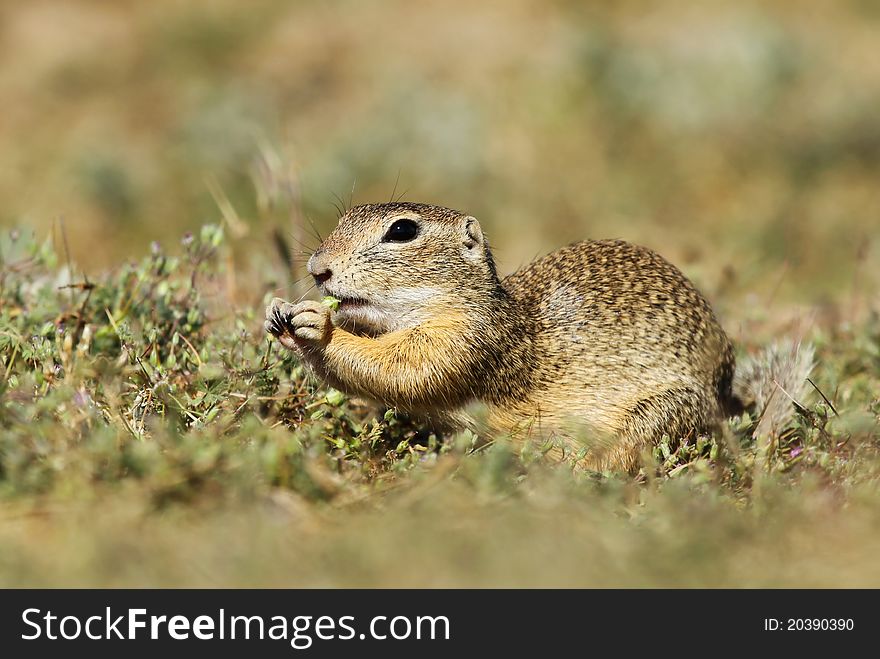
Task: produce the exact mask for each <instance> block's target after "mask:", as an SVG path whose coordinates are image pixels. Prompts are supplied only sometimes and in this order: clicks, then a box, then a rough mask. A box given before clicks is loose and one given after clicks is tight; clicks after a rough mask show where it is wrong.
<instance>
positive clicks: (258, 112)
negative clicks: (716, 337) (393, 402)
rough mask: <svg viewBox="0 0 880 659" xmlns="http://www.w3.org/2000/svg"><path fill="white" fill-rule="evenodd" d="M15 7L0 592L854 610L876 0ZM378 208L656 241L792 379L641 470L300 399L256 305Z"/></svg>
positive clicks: (2, 187)
mask: <svg viewBox="0 0 880 659" xmlns="http://www.w3.org/2000/svg"><path fill="white" fill-rule="evenodd" d="M6 4H7V5H8V6H5V7H3V9H2V10H0V14H2V19H3V29H2V35H0V36H2V38H0V46H2V47H5V48H6V50H8V51H9V53H11V55H10V56H8V57H2V58H0V100H2V101H3V113H2V119H0V586H15V585H19V586H20V585H51V586H63V585H114V586H122V585H131V586H147V585H165V586H184V585H190V586H214V585H218V586H219V585H237V586H243V585H254V586H321V585H365V586H392V585H407V586H411V585H437V586H450V585H459V586H489V585H492V586H538V585H553V586H555V585H559V586H564V585H585V586H611V585H621V586H671V585H693V586H739V585H748V586H757V585H771V586H808V585H819V586H859V585H871V586H878V585H880V574H878V572H880V569H878V567H877V566H878V562H877V560H876V556H877V554H878V551H877V550H878V544H880V492H878V473H880V456H878V449H880V431H878V415H880V318H878V315H877V314H878V311H880V305H878V297H877V293H876V291H877V290H878V284H880V243H878V241H877V240H876V239H875V236H876V233H877V226H878V219H877V209H878V208H880V187H878V186H877V172H878V168H880V122H878V118H877V110H876V108H877V107H878V102H880V68H878V67H877V66H871V65H869V64H870V63H873V62H880V41H878V40H877V38H876V32H877V29H876V28H877V20H878V17H880V13H878V12H877V10H876V8H875V6H876V4H877V3H872V2H864V1H855V2H837V3H828V2H824V0H801V1H799V2H792V1H791V0H774V1H772V2H766V1H765V2H748V1H746V2H742V1H740V0H738V1H736V2H734V1H731V2H719V3H697V2H692V1H691V0H678V1H676V2H669V3H664V4H663V6H662V7H658V8H656V9H655V10H654V11H651V12H647V13H646V12H645V11H644V10H643V8H641V7H639V6H637V4H635V3H611V2H605V3H601V2H593V3H578V2H569V1H568V0H540V1H538V0H484V1H483V2H480V3H472V2H471V3H467V2H457V3H456V2H452V3H450V2H449V1H448V0H447V1H445V2H438V1H436V0H435V1H433V2H432V1H430V0H428V1H426V2H421V3H412V2H405V1H404V0H381V1H377V2H373V3H357V2H350V1H345V0H342V1H340V2H335V3H326V2H314V1H307V0H303V1H302V2H296V3H290V2H278V1H277V0H252V1H251V2H247V3H242V2H237V1H235V0H211V1H210V2H201V3H195V4H194V3H180V2H176V1H175V0H154V2H151V3H95V2H53V1H51V0H48V1H45V2H39V3H6ZM107 53H113V56H112V57H108V56H107ZM22 136H26V139H23V138H22ZM395 181H396V182H397V183H395ZM355 182H356V187H354V189H353V183H355ZM392 190H396V193H397V194H401V193H403V194H404V197H405V198H406V199H408V200H412V201H427V202H434V203H440V204H442V205H446V206H450V207H454V208H459V209H462V210H464V211H467V212H468V213H472V214H474V215H475V216H476V217H477V218H478V219H479V220H480V223H481V225H482V226H483V227H484V228H485V229H486V231H487V234H488V236H489V238H490V241H491V243H492V246H493V248H494V250H495V254H496V257H497V260H498V264H499V270H500V271H502V272H510V271H512V270H513V269H515V268H516V267H518V266H519V265H521V264H523V263H526V262H529V261H530V260H532V259H533V258H534V257H535V256H536V254H539V253H544V252H547V251H550V250H551V249H555V248H557V247H559V246H560V245H564V244H566V243H568V242H570V241H573V240H580V239H583V238H623V239H626V240H631V241H634V242H638V243H640V244H644V245H647V246H649V247H652V248H654V249H656V250H658V251H659V252H660V253H662V254H663V255H664V256H667V257H668V258H669V259H670V260H671V261H672V262H674V263H675V264H676V265H679V266H680V267H681V268H682V269H683V270H684V271H685V273H686V274H687V275H688V276H689V277H691V278H692V279H693V280H694V281H695V283H696V284H697V285H698V287H699V288H700V289H701V290H702V291H703V292H704V293H706V295H707V297H708V298H709V299H710V300H711V301H712V303H713V306H714V308H715V309H716V311H717V312H718V315H719V317H720V318H721V320H722V324H723V325H724V327H725V328H726V329H727V330H728V332H729V334H730V336H731V338H732V339H733V340H734V342H735V344H736V346H737V349H738V351H739V357H740V358H745V357H746V356H748V355H754V354H758V353H759V351H760V350H761V349H763V348H764V347H766V346H768V345H770V344H772V343H774V342H776V341H780V340H784V339H786V338H791V339H804V340H808V341H810V342H812V343H813V344H814V345H815V346H816V350H817V353H816V355H817V365H816V368H815V371H814V374H813V377H812V380H813V381H814V383H815V384H816V387H817V389H814V388H813V387H807V388H806V391H807V393H806V394H804V396H801V395H800V394H799V393H798V394H797V398H798V399H799V402H800V404H801V405H802V408H801V411H800V413H798V414H797V415H796V416H795V417H794V420H793V421H792V422H791V424H789V425H788V426H787V427H785V428H781V429H777V430H776V431H775V432H773V433H770V434H761V441H756V440H754V439H753V435H754V433H755V430H756V429H757V425H756V421H757V420H756V419H754V418H751V417H741V418H735V419H731V420H730V423H729V424H728V425H729V427H728V428H727V429H726V432H725V433H724V434H723V435H721V436H719V437H714V438H707V439H704V440H701V441H700V442H699V443H686V444H684V445H677V444H676V443H675V442H671V441H670V442H668V443H666V444H665V445H661V446H659V447H657V449H656V451H655V452H654V454H653V456H651V459H652V461H653V464H649V465H648V466H647V467H646V469H645V470H644V472H643V473H642V474H641V475H640V476H639V477H638V478H635V479H633V478H628V477H623V476H621V475H616V474H586V473H573V472H572V471H571V470H570V469H568V468H567V467H566V466H565V465H555V464H549V463H548V462H547V461H545V460H541V459H538V458H537V457H536V456H535V455H532V454H528V453H526V454H521V453H519V452H517V451H514V450H512V449H511V447H510V445H509V444H508V443H506V442H505V441H503V440H502V439H499V440H498V441H495V442H494V443H492V444H491V445H489V446H487V447H484V448H481V449H479V450H475V447H476V446H477V445H478V440H479V439H480V438H474V437H472V436H469V435H464V436H460V437H450V438H445V439H444V441H440V439H439V438H436V437H433V438H432V437H431V436H430V435H426V433H424V432H423V431H422V429H420V428H418V427H415V426H414V425H413V424H412V423H410V422H408V421H407V420H405V419H402V418H398V417H397V416H395V414H394V413H393V411H392V412H389V413H386V412H385V411H384V410H373V409H370V408H369V407H366V406H364V405H362V404H360V403H359V402H358V401H353V400H348V399H347V398H346V397H344V396H342V395H340V394H339V393H338V392H334V391H328V390H326V389H323V388H321V386H320V385H319V384H318V383H315V382H314V381H312V380H310V379H309V378H308V376H307V374H306V373H305V372H304V370H303V369H302V367H301V365H300V364H299V363H298V362H297V360H296V359H295V358H294V357H292V356H291V355H290V354H288V353H286V352H284V351H282V350H280V349H279V347H278V346H277V345H276V344H273V343H271V342H270V341H269V340H268V339H267V337H266V336H265V335H264V333H263V331H262V322H261V316H262V314H263V309H264V307H265V304H266V303H267V302H268V301H269V299H271V297H273V296H275V295H278V296H281V297H285V298H293V297H297V296H299V295H300V294H302V293H303V292H304V290H302V287H301V286H299V285H298V284H294V283H293V282H295V281H296V280H297V279H298V278H299V277H300V276H301V275H302V274H304V273H303V267H302V266H303V264H302V262H301V261H302V259H301V258H300V257H302V256H303V255H304V254H303V253H300V254H297V253H296V252H295V250H297V251H298V250H302V251H303V252H304V253H306V252H308V251H309V250H310V249H312V248H314V247H315V246H316V240H312V238H311V237H310V235H309V234H310V233H311V232H312V231H313V230H314V231H315V232H318V231H322V232H323V231H326V230H327V229H329V228H330V226H332V223H333V219H334V218H333V214H332V211H331V208H330V207H331V200H332V198H333V197H334V193H338V194H340V195H341V198H340V197H337V201H338V202H341V203H342V204H346V203H350V200H352V199H353V201H354V202H367V201H371V202H372V201H382V200H385V199H388V198H389V197H390V196H392ZM343 198H344V199H343ZM206 223H208V226H205V227H204V228H203V225H204V224H206ZM12 227H19V231H18V233H17V234H16V233H15V232H14V231H13V230H12ZM187 231H190V232H192V235H185V232H187ZM47 236H48V237H49V238H48V239H45V238H46V237H47ZM179 239H180V240H179ZM153 241H160V243H161V244H153V245H152V246H151V243H152V242H153ZM820 391H821V394H820ZM823 395H824V397H823ZM826 399H827V400H826ZM759 434H760V433H759Z"/></svg>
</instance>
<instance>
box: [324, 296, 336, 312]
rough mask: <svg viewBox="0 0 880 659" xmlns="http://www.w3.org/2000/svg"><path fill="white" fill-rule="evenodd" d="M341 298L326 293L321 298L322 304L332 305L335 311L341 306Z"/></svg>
mask: <svg viewBox="0 0 880 659" xmlns="http://www.w3.org/2000/svg"><path fill="white" fill-rule="evenodd" d="M339 303H340V300H339V299H338V298H335V297H333V296H332V295H325V296H324V297H323V298H321V304H323V305H324V306H325V307H330V308H331V309H333V311H336V310H337V309H338V308H339Z"/></svg>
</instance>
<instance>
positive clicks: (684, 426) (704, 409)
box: [581, 387, 721, 474]
mask: <svg viewBox="0 0 880 659" xmlns="http://www.w3.org/2000/svg"><path fill="white" fill-rule="evenodd" d="M720 420H721V414H720V406H719V404H718V401H716V400H712V399H711V397H710V396H707V395H706V392H705V391H701V390H699V389H695V388H694V389H692V388H688V387H684V388H677V389H670V390H668V391H664V392H662V393H659V394H655V395H653V396H649V397H647V398H643V399H641V400H640V401H638V402H637V403H636V404H635V405H634V406H633V407H632V409H631V410H630V411H629V413H628V415H627V417H626V421H625V423H624V426H623V428H622V430H621V431H620V433H619V439H618V440H617V441H616V442H615V443H614V444H613V445H612V446H609V447H607V448H603V449H602V450H599V449H595V450H592V451H590V453H588V454H587V456H586V457H585V458H584V460H583V461H582V463H581V464H582V466H583V467H585V468H586V469H591V470H595V471H624V472H627V473H630V474H635V473H636V472H638V470H639V467H640V466H641V465H642V453H643V452H644V451H645V450H647V449H649V448H650V447H651V446H652V445H653V444H655V443H656V442H658V441H659V440H660V438H661V437H663V436H664V435H668V436H669V437H670V438H672V439H673V440H679V439H683V438H686V437H693V436H695V435H697V434H701V433H706V432H711V431H712V430H713V429H714V428H715V427H716V426H717V425H718V423H719V422H720Z"/></svg>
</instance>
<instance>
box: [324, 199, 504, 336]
mask: <svg viewBox="0 0 880 659" xmlns="http://www.w3.org/2000/svg"><path fill="white" fill-rule="evenodd" d="M308 270H309V273H310V274H311V275H312V276H313V277H314V278H315V283H316V285H317V287H318V289H319V290H320V292H321V293H322V294H323V295H330V296H333V297H335V298H337V299H339V300H340V305H339V308H338V309H337V311H336V316H335V321H336V322H337V323H338V324H340V325H342V326H344V327H346V328H347V329H350V330H351V331H355V332H361V333H367V334H374V335H375V334H382V333H385V332H391V331H394V330H399V329H405V328H408V327H415V326H416V325H419V324H421V323H423V322H425V321H427V320H430V319H432V318H440V317H444V316H448V315H450V314H452V315H461V314H462V313H466V312H467V309H468V308H470V306H472V305H481V306H485V305H486V302H487V297H492V296H493V295H495V294H496V293H497V292H498V291H499V290H501V284H500V282H499V280H498V274H497V272H496V270H495V263H494V261H493V259H492V253H491V251H490V250H489V245H488V243H487V241H486V238H485V236H484V235H483V231H482V229H481V228H480V224H479V222H477V220H476V219H475V218H473V217H471V216H469V215H465V214H463V213H459V212H458V211H454V210H450V209H448V208H442V207H439V206H431V205H428V204H415V203H402V202H396V203H387V204H368V205H363V206H355V207H354V208H352V209H351V210H349V211H348V212H347V213H345V214H344V215H343V216H342V217H341V218H340V220H339V224H338V225H337V227H336V228H335V229H334V230H333V232H332V233H331V234H330V235H329V236H327V239H326V240H324V242H323V243H322V244H321V246H320V247H319V248H318V249H317V251H315V253H314V254H313V255H312V257H311V258H310V259H309V263H308Z"/></svg>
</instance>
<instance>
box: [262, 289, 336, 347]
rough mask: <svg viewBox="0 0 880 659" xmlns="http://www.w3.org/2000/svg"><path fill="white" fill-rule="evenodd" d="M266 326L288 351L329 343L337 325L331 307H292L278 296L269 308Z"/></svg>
mask: <svg viewBox="0 0 880 659" xmlns="http://www.w3.org/2000/svg"><path fill="white" fill-rule="evenodd" d="M264 327H265V329H266V331H267V332H268V333H269V334H272V335H273V336H275V337H277V338H278V340H279V341H281V343H282V344H283V345H284V346H286V347H288V348H291V349H295V348H309V347H318V346H320V345H322V344H324V343H326V342H327V340H328V339H329V338H330V332H331V331H332V329H333V322H332V321H331V320H330V309H329V307H327V306H325V305H323V304H321V303H320V302H314V301H312V300H306V301H305V302H298V303H297V304H291V303H290V302H286V301H284V300H282V299H281V298H279V297H276V298H274V299H273V300H272V302H270V303H269V306H268V307H266V323H265V325H264Z"/></svg>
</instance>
